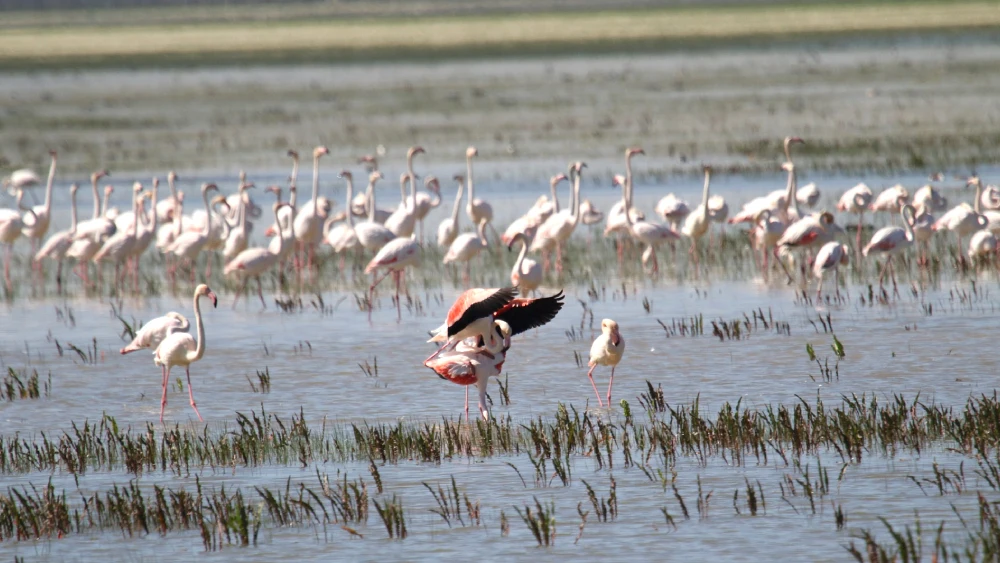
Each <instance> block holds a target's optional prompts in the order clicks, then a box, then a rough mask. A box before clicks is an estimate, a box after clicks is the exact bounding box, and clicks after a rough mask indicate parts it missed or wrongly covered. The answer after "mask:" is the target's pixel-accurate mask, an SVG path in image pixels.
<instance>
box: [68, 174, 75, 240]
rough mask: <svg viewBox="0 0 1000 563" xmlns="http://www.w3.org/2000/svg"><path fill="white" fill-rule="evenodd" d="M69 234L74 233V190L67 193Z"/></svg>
mask: <svg viewBox="0 0 1000 563" xmlns="http://www.w3.org/2000/svg"><path fill="white" fill-rule="evenodd" d="M69 232H70V233H71V234H73V233H76V189H75V186H74V188H73V189H71V190H70V191H69Z"/></svg>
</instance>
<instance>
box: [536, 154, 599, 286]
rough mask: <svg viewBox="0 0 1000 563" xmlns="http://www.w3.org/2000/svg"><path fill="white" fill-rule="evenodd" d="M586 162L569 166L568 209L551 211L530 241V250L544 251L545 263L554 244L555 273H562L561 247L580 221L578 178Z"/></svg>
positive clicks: (579, 178) (581, 174)
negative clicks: (570, 179) (556, 211)
mask: <svg viewBox="0 0 1000 563" xmlns="http://www.w3.org/2000/svg"><path fill="white" fill-rule="evenodd" d="M586 166H587V164H586V163H584V162H575V163H573V165H572V166H570V176H571V178H572V185H571V190H572V191H571V192H570V194H571V197H570V204H569V209H563V210H562V211H560V212H559V213H553V214H552V215H551V216H550V217H549V218H548V219H546V220H545V222H544V223H542V225H541V226H540V227H538V231H537V233H536V234H535V239H534V240H532V241H531V250H532V251H536V252H537V251H544V252H545V253H546V261H545V262H546V264H548V259H547V258H548V252H549V251H550V250H551V249H552V247H553V246H554V247H555V248H556V273H557V274H562V248H563V245H564V244H566V241H568V240H569V238H570V237H571V236H573V231H574V230H576V226H577V225H578V224H579V223H580V180H581V177H582V176H583V169H584V168H586Z"/></svg>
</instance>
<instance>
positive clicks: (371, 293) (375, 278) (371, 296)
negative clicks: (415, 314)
mask: <svg viewBox="0 0 1000 563" xmlns="http://www.w3.org/2000/svg"><path fill="white" fill-rule="evenodd" d="M390 271H391V270H386V272H385V273H384V274H382V277H379V275H378V273H377V272H376V273H374V274H372V285H371V287H369V288H368V322H371V320H372V309H374V308H375V286H377V285H378V284H380V283H382V280H384V279H385V277H386V276H387V275H389V272H390ZM427 359H428V360H429V359H430V358H427Z"/></svg>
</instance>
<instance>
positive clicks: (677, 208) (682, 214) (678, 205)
mask: <svg viewBox="0 0 1000 563" xmlns="http://www.w3.org/2000/svg"><path fill="white" fill-rule="evenodd" d="M654 210H655V211H656V213H657V214H658V215H660V216H661V217H663V220H664V221H667V222H669V223H670V228H671V229H673V230H675V231H676V230H677V226H678V224H679V223H680V222H681V221H683V220H684V219H685V218H686V217H687V216H688V215H689V214H690V213H691V209H690V207H688V204H687V202H686V201H684V200H682V199H680V198H678V197H677V196H675V195H674V194H672V193H671V194H667V195H665V196H663V197H662V198H660V201H658V202H656V207H655V208H654Z"/></svg>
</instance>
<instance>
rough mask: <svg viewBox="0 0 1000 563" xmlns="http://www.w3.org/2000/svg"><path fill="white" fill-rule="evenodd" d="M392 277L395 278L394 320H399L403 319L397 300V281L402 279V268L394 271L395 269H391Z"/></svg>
mask: <svg viewBox="0 0 1000 563" xmlns="http://www.w3.org/2000/svg"><path fill="white" fill-rule="evenodd" d="M392 277H393V278H395V279H396V320H397V321H401V320H403V310H402V308H401V307H400V300H399V282H400V280H401V279H402V277H403V272H402V270H400V271H395V270H393V272H392Z"/></svg>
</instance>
